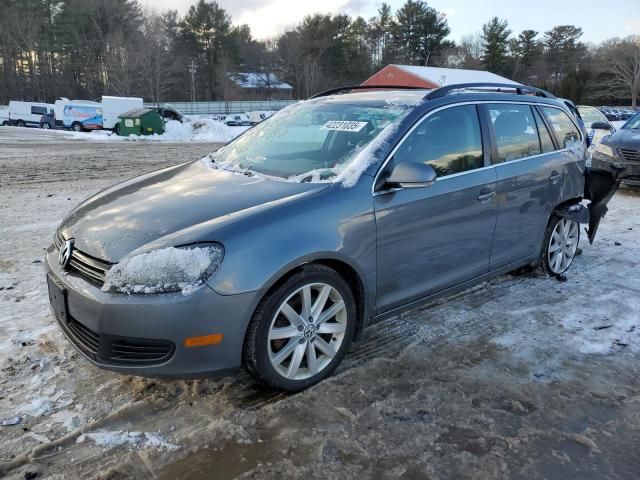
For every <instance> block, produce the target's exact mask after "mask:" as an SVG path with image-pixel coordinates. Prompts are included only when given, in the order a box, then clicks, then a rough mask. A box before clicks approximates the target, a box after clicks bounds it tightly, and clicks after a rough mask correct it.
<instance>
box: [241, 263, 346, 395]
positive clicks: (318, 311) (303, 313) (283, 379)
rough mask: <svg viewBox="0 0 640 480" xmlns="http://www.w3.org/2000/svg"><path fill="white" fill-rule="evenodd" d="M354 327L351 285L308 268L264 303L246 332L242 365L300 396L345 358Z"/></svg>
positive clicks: (325, 271) (327, 271)
mask: <svg viewBox="0 0 640 480" xmlns="http://www.w3.org/2000/svg"><path fill="white" fill-rule="evenodd" d="M355 322H356V307H355V299H354V297H353V294H352V292H351V289H350V287H349V285H348V284H347V283H346V282H345V280H344V279H343V278H342V277H341V276H340V275H339V274H338V273H337V272H335V271H334V270H332V269H330V268H328V267H326V266H324V265H307V266H305V267H303V268H302V269H301V270H300V271H299V272H296V273H295V274H293V275H292V276H291V277H289V278H288V279H287V280H286V281H285V282H284V283H283V284H282V285H280V286H279V287H278V288H276V289H275V290H274V291H273V292H270V293H269V294H267V295H266V296H265V298H264V299H263V300H262V302H261V303H260V305H259V306H258V308H257V309H256V312H255V313H254V316H253V318H252V321H251V324H250V325H249V329H248V331H247V337H246V339H245V347H244V365H245V366H246V367H247V369H248V370H249V372H250V373H252V374H253V375H254V376H255V377H257V378H258V379H260V380H262V381H264V382H265V383H267V384H269V385H271V386H272V387H275V388H280V389H283V390H287V391H300V390H303V389H305V388H308V387H310V386H311V385H314V384H315V383H318V382H319V381H321V380H323V379H324V378H326V377H328V376H329V375H330V374H331V372H332V371H333V370H334V369H335V368H336V367H337V366H338V364H339V363H340V362H341V361H342V359H343V358H344V356H345V354H346V351H347V349H348V348H349V345H350V344H351V340H352V338H353V334H354V330H355Z"/></svg>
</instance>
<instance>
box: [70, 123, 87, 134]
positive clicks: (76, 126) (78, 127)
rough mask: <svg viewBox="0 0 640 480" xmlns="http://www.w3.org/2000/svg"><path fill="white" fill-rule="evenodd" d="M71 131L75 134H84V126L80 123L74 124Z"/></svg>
mask: <svg viewBox="0 0 640 480" xmlns="http://www.w3.org/2000/svg"><path fill="white" fill-rule="evenodd" d="M71 130H73V131H74V132H82V131H83V130H84V128H82V124H81V123H80V122H73V124H72V125H71Z"/></svg>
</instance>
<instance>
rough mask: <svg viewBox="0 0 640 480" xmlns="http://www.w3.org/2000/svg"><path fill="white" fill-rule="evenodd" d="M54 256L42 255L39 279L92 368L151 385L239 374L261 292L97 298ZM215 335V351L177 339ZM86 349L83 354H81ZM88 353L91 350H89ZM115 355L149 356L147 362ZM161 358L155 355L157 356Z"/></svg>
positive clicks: (99, 294) (96, 290)
mask: <svg viewBox="0 0 640 480" xmlns="http://www.w3.org/2000/svg"><path fill="white" fill-rule="evenodd" d="M57 254H58V251H57V249H56V248H55V247H54V246H53V245H52V246H50V247H49V248H48V249H47V252H46V261H45V271H46V274H47V276H49V275H53V277H54V280H55V281H56V282H57V283H58V284H59V285H60V286H62V287H64V289H66V291H67V300H66V310H67V318H66V319H64V318H60V315H58V314H57V312H56V309H55V308H53V306H52V309H51V310H52V315H53V316H54V318H55V320H56V322H57V323H58V324H59V326H60V328H61V330H62V331H63V333H64V334H65V336H66V337H67V338H68V339H69V341H70V342H71V343H72V344H73V345H74V347H75V348H76V349H77V350H78V351H79V352H80V353H81V354H82V355H83V356H85V357H86V358H87V359H88V360H89V361H91V362H92V363H93V364H95V365H97V366H98V367H100V368H104V369H107V370H113V371H117V372H122V373H127V374H131V375H142V376H152V377H180V378H196V377H202V376H207V375H211V374H214V373H221V372H226V371H229V370H234V369H237V368H239V367H240V366H241V359H242V348H243V343H244V334H245V331H246V328H247V325H248V323H249V320H250V319H251V316H252V314H253V311H254V310H255V307H256V306H257V303H258V302H259V301H260V298H261V297H262V292H260V291H258V292H250V293H243V294H238V295H219V294H217V293H216V292H214V291H213V290H212V289H211V288H209V287H208V286H206V285H204V286H203V287H201V288H199V289H198V290H196V291H195V292H194V293H192V294H191V295H187V296H185V295H182V294H181V293H172V294H152V295H145V294H138V295H126V294H115V293H109V292H103V291H102V290H101V289H100V287H99V286H97V285H95V284H93V283H91V282H89V281H88V280H86V279H85V278H83V277H81V276H79V275H76V274H74V273H71V272H66V271H63V270H62V269H61V268H60V266H59V265H58V261H57ZM211 334H222V336H223V337H222V341H221V342H220V343H218V344H216V345H209V346H203V347H195V348H194V347H191V348H189V347H186V346H185V339H186V338H188V337H198V336H204V335H211ZM88 347H91V348H88ZM93 347H95V348H93ZM114 349H115V350H117V351H119V352H122V351H126V352H132V351H133V352H140V351H146V352H155V353H156V354H157V355H156V356H153V355H151V354H149V353H147V355H150V356H151V357H152V358H153V359H152V360H151V362H149V360H143V361H140V358H139V355H138V356H136V355H134V356H127V355H124V356H122V355H120V357H119V358H116V357H117V356H116V355H113V350H114ZM160 354H162V355H160Z"/></svg>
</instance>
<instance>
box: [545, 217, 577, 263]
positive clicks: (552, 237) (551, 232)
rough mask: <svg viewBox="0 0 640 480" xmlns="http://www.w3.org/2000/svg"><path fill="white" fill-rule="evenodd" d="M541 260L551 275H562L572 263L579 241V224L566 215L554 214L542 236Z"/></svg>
mask: <svg viewBox="0 0 640 480" xmlns="http://www.w3.org/2000/svg"><path fill="white" fill-rule="evenodd" d="M544 241H545V243H544V252H543V256H542V262H543V265H544V268H545V270H546V271H547V272H548V273H550V274H551V275H562V274H563V273H565V272H566V271H567V270H569V267H570V266H571V264H572V263H573V259H574V258H575V257H576V252H577V250H578V244H579V242H580V225H579V224H578V222H576V221H574V220H571V219H570V218H566V217H559V216H556V215H554V216H553V217H551V220H550V221H549V225H548V226H547V232H546V234H545V237H544Z"/></svg>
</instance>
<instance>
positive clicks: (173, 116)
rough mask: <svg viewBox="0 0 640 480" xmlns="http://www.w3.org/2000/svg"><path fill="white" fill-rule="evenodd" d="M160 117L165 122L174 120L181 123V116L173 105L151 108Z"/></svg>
mask: <svg viewBox="0 0 640 480" xmlns="http://www.w3.org/2000/svg"><path fill="white" fill-rule="evenodd" d="M153 108H154V110H155V111H156V112H157V113H158V115H160V117H161V118H162V119H163V120H164V121H165V122H166V121H167V120H176V121H178V122H182V119H183V115H182V112H180V111H179V110H178V109H177V108H175V107H174V106H173V105H169V104H167V105H164V106H162V107H153Z"/></svg>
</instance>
